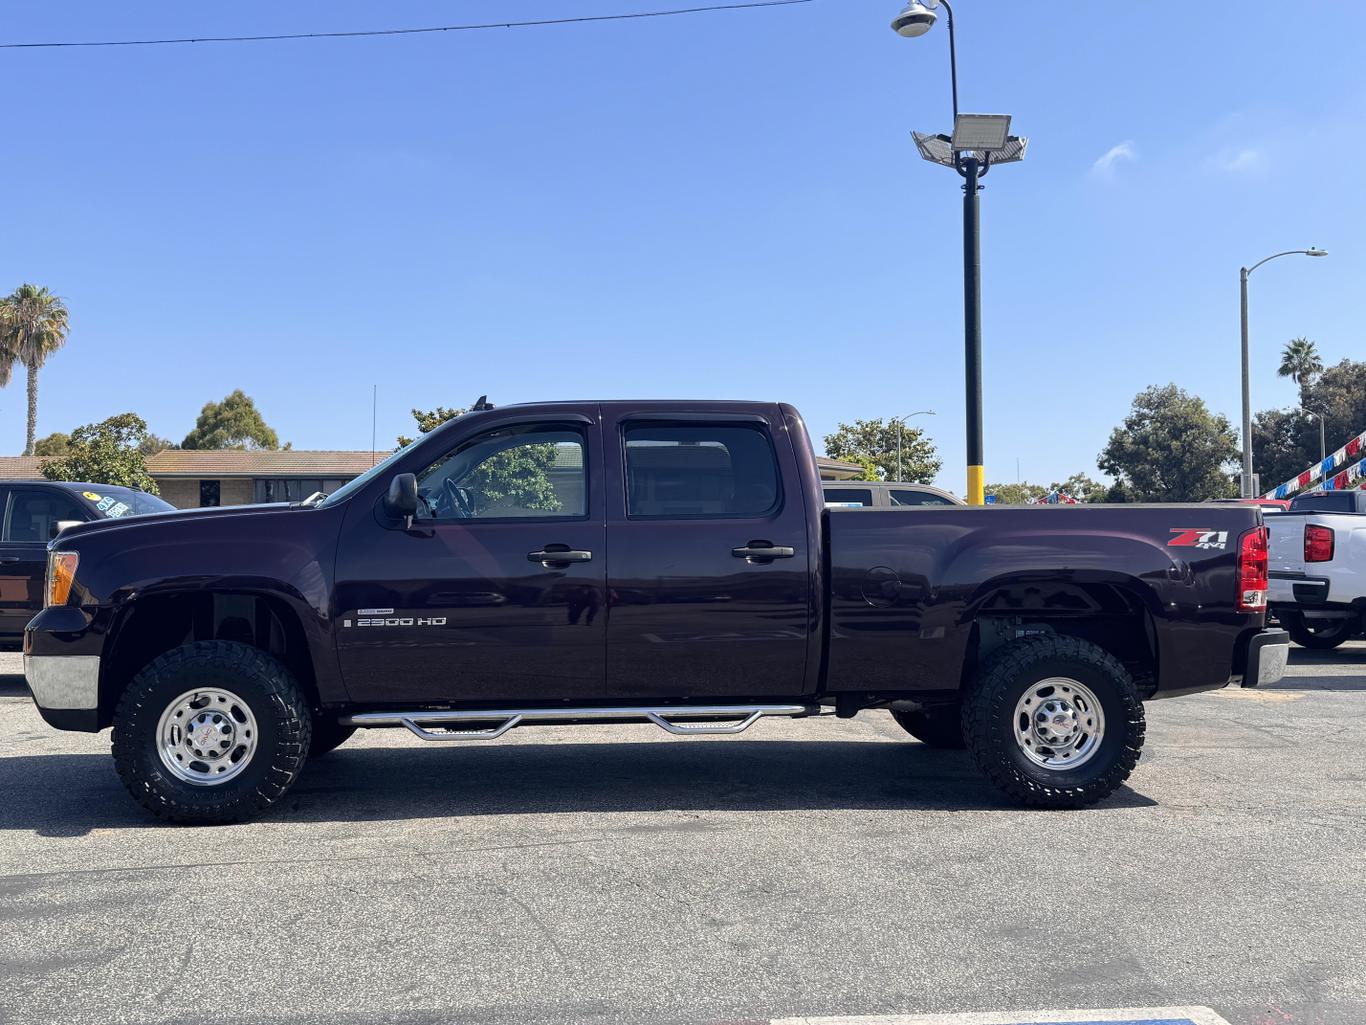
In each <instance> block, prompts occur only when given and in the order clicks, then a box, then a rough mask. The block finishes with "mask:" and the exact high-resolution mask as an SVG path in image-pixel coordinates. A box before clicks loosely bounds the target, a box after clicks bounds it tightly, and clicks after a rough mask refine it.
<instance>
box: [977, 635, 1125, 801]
mask: <svg viewBox="0 0 1366 1025" xmlns="http://www.w3.org/2000/svg"><path fill="white" fill-rule="evenodd" d="M1144 730H1145V724H1144V718H1143V703H1142V701H1140V700H1139V697H1138V692H1137V691H1136V689H1135V688H1134V683H1133V680H1132V678H1131V677H1130V676H1129V674H1128V672H1127V671H1125V669H1124V667H1123V666H1122V665H1121V664H1120V663H1119V662H1118V661H1117V660H1116V659H1115V658H1114V657H1113V656H1112V655H1110V654H1108V653H1107V652H1106V651H1105V650H1104V649H1102V648H1099V647H1097V646H1096V645H1094V644H1090V643H1087V642H1086V641H1081V640H1078V639H1076V638H1075V637H1063V636H1058V635H1055V634H1041V635H1035V636H1032V637H1025V638H1022V639H1020V640H1017V641H1014V642H1012V643H1010V644H1007V645H1004V646H1003V647H1001V648H998V649H997V650H996V651H995V652H994V653H993V654H992V655H991V657H990V658H989V659H988V660H987V661H986V663H985V664H984V665H983V667H982V669H981V671H980V672H979V673H978V675H977V678H976V680H975V681H974V682H973V684H972V685H971V686H970V687H969V688H968V692H967V694H966V697H965V701H964V709H963V734H964V738H965V739H966V741H967V745H968V750H970V751H971V752H972V755H973V758H974V759H975V760H976V762H977V764H978V766H979V767H980V768H981V769H982V771H983V772H984V773H985V774H986V776H987V778H988V779H990V780H991V781H992V782H993V783H995V784H996V786H997V787H999V788H1000V789H1001V790H1003V791H1004V792H1005V793H1006V794H1008V795H1009V796H1010V797H1012V798H1014V799H1015V800H1016V801H1019V802H1020V803H1022V804H1027V805H1031V806H1034V807H1040V808H1084V807H1086V806H1087V805H1091V804H1095V803H1096V802H1097V801H1100V800H1102V799H1103V798H1105V797H1108V796H1109V795H1110V794H1111V793H1112V792H1113V791H1114V790H1115V789H1116V788H1117V787H1118V786H1119V785H1120V784H1122V783H1123V782H1124V781H1125V780H1126V779H1128V778H1129V774H1130V773H1131V772H1132V771H1133V770H1134V766H1136V765H1137V764H1138V759H1139V755H1140V754H1141V752H1142V750H1143V734H1144Z"/></svg>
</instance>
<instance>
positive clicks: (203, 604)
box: [100, 592, 318, 728]
mask: <svg viewBox="0 0 1366 1025" xmlns="http://www.w3.org/2000/svg"><path fill="white" fill-rule="evenodd" d="M211 640H219V641H238V642H241V643H243V644H250V645H251V646H252V647H255V648H260V649H261V650H262V651H264V652H266V653H267V654H269V655H272V656H273V657H275V658H277V659H279V660H280V661H281V662H282V663H284V665H285V667H286V668H287V669H289V671H290V672H291V673H292V674H293V675H294V678H295V680H297V681H298V683H299V686H300V687H301V688H302V689H303V692H304V694H305V696H306V697H307V698H308V700H309V703H310V704H311V705H313V707H315V708H316V707H317V706H318V688H317V680H316V677H315V676H314V674H313V660H312V658H311V655H310V652H309V650H308V642H307V640H306V638H305V637H304V631H303V625H302V624H301V623H300V621H299V618H298V616H296V615H295V614H294V612H293V610H292V609H290V608H289V606H288V605H286V604H285V603H284V602H283V601H281V600H280V599H278V598H272V597H269V596H266V595H258V594H238V593H217V592H212V593H211V592H201V593H192V594H168V595H152V596H148V597H145V598H139V599H137V600H136V601H133V602H131V603H130V604H129V605H128V606H127V608H125V609H124V610H123V611H122V612H121V613H120V615H119V617H118V619H117V620H116V621H115V623H114V626H113V628H112V630H111V631H110V640H109V642H108V643H107V644H106V646H105V657H104V664H103V665H102V666H101V671H100V726H101V728H103V727H105V726H108V725H110V724H111V720H112V717H113V714H114V713H113V709H114V706H115V705H116V704H117V703H118V698H119V695H120V694H122V693H123V690H124V688H125V687H127V686H128V682H129V681H130V680H131V679H132V678H133V677H134V676H135V675H137V673H138V671H139V670H140V669H142V667H143V666H145V665H147V663H148V662H151V661H152V659H154V658H156V657H157V656H158V655H161V654H164V653H165V652H168V651H170V650H171V649H172V648H178V647H180V646H181V645H182V644H189V643H191V642H193V641H211Z"/></svg>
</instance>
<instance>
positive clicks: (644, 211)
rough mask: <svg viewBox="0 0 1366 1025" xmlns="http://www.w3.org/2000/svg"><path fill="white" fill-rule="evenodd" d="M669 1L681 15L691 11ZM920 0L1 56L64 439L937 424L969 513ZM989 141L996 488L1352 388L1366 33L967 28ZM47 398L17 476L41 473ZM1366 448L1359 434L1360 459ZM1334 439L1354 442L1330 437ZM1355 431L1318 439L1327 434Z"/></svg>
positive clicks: (209, 28)
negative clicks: (721, 410) (259, 427)
mask: <svg viewBox="0 0 1366 1025" xmlns="http://www.w3.org/2000/svg"><path fill="white" fill-rule="evenodd" d="M668 6H673V5H672V4H670V2H669V0H651V2H640V0H554V2H549V0H542V2H537V0H497V2H476V0H444V2H422V0H408V2H405V3H403V4H385V5H380V4H364V3H358V2H349V0H329V2H326V3H323V2H304V0H299V2H294V3H290V4H269V3H264V2H260V0H243V2H241V3H236V4H232V5H214V6H213V7H212V8H210V7H208V6H205V5H189V4H180V3H169V2H161V3H141V4H138V5H113V4H108V3H103V2H99V3H96V2H88V0H66V2H63V3H61V4H52V3H48V2H41V0H20V2H15V0H10V2H9V3H7V4H6V11H7V14H6V17H5V19H4V21H3V27H2V28H0V36H3V37H4V39H3V41H39V40H48V39H72V38H76V39H94V38H114V39H119V38H137V37H143V36H149V35H150V36H165V35H195V34H199V35H202V34H237V33H256V32H289V31H309V30H347V29H364V28H385V27H396V26H420V25H439V24H452V23H461V22H477V21H487V20H496V19H499V18H502V19H514V18H515V19H523V18H537V17H555V16H562V15H565V14H596V13H612V12H620V11H632V10H636V11H640V10H649V9H654V8H659V7H668ZM677 6H687V4H678V5H677ZM898 9H899V4H898V2H897V0H816V2H814V3H811V4H807V5H804V6H797V7H788V8H778V9H772V10H760V11H743V12H738V13H720V14H705V15H696V16H690V17H677V18H668V19H645V20H639V21H633V22H626V23H616V24H608V25H581V26H564V27H545V28H533V29H515V30H499V31H491V32H471V33H460V34H441V35H431V36H408V37H398V38H384V39H355V40H324V41H302V42H272V43H257V44H241V45H212V44H199V45H194V46H182V47H161V48H126V49H125V48H115V49H103V50H80V49H76V50H18V51H16V50H5V51H0V94H2V95H4V96H6V97H7V98H8V99H9V104H10V108H9V109H10V118H9V128H8V129H7V130H6V132H5V140H6V142H5V149H6V151H7V152H6V159H5V160H3V161H0V183H3V190H4V194H5V196H6V203H5V216H4V218H3V221H0V225H2V226H0V288H4V289H6V290H8V289H9V288H11V287H13V285H15V284H18V283H19V282H20V281H24V280H31V281H36V282H39V283H42V284H46V285H48V286H49V287H51V288H52V289H53V290H54V291H56V292H57V293H59V294H60V295H63V296H64V297H66V299H67V300H68V302H69V304H70V307H71V311H72V331H71V338H70V341H69V343H68V345H67V347H66V349H65V350H63V351H62V352H61V353H59V354H58V355H56V356H55V357H54V358H53V359H52V360H51V362H50V363H49V365H48V366H47V367H46V368H45V369H44V371H43V373H42V378H41V391H40V395H41V405H40V422H39V430H40V433H47V432H49V431H53V430H69V429H70V428H71V427H73V426H75V425H77V424H79V423H84V422H88V421H90V420H93V419H98V418H103V417H105V416H108V415H111V414H114V413H118V412H122V411H125V410H129V409H132V410H135V411H137V412H139V413H141V414H143V415H144V416H145V417H146V418H147V420H148V422H149V424H150V425H151V427H152V429H153V430H155V431H156V432H158V433H160V434H163V435H166V436H168V437H171V438H172V439H175V440H178V439H179V438H180V437H182V436H183V435H184V434H185V433H186V431H188V430H189V428H190V427H191V426H192V425H193V422H194V418H195V416H196V415H197V413H198V410H199V408H200V406H201V405H202V404H203V403H204V402H205V401H206V400H208V399H217V398H221V397H222V396H223V395H225V394H226V393H228V392H229V391H231V390H232V389H234V388H243V389H245V390H246V391H247V392H248V393H249V394H251V395H253V396H254V397H255V398H256V400H257V403H258V404H259V406H260V407H261V409H262V410H263V412H264V413H265V415H266V417H267V419H268V420H269V421H270V422H271V423H272V424H273V425H274V426H275V427H276V428H277V429H278V430H279V432H280V435H281V437H282V439H286V440H289V441H292V442H293V443H294V445H295V447H298V448H368V447H369V444H370V398H371V385H372V384H377V385H378V386H379V417H378V421H379V423H378V433H379V438H380V443H381V445H385V444H391V443H392V439H393V438H394V436H395V435H397V434H398V433H399V432H400V431H405V430H408V429H409V428H410V426H411V419H410V417H409V415H408V410H409V409H410V408H411V407H413V406H420V407H430V406H434V405H437V404H445V405H464V404H468V403H469V402H470V401H472V400H473V399H474V398H475V397H476V396H478V395H479V394H481V393H485V392H487V393H488V394H489V395H490V397H491V398H492V399H493V400H494V401H495V402H500V403H502V402H512V401H524V400H534V399H554V398H578V397H669V396H675V397H717V398H721V397H728V398H741V397H756V398H772V399H783V400H788V401H791V402H793V403H795V404H796V405H797V406H798V407H799V408H801V409H802V410H803V412H804V413H805V414H806V417H807V421H808V424H809V426H810V427H811V428H812V432H813V433H814V434H816V435H817V437H818V440H819V436H820V435H821V434H823V433H825V432H827V431H829V430H830V429H832V428H833V427H834V426H835V424H836V423H837V422H838V421H840V420H852V419H854V418H855V417H875V416H886V417H891V416H896V415H899V414H902V413H907V412H910V411H912V410H917V409H924V408H927V407H928V408H933V409H936V410H937V411H938V416H937V417H935V418H932V419H930V420H928V425H929V427H930V428H931V432H932V435H933V437H934V438H935V440H936V441H937V442H938V444H939V446H940V449H941V453H942V455H943V457H944V464H945V465H944V471H943V473H942V474H941V477H940V483H942V484H943V485H945V486H947V487H950V488H952V489H954V490H955V491H958V492H960V493H961V492H962V490H963V487H964V476H965V475H964V471H963V469H962V463H963V451H964V445H963V397H962V392H963V387H962V341H961V339H962V294H961V248H960V247H961V241H960V238H961V236H960V217H961V207H960V202H959V200H960V193H959V190H958V179H957V177H956V176H955V175H954V174H953V172H951V171H949V170H947V169H944V168H938V167H935V166H932V165H930V164H927V163H925V162H923V161H921V160H920V159H919V157H918V156H917V154H916V151H915V148H914V146H913V144H912V142H911V138H910V130H911V129H912V128H919V129H922V130H944V129H947V127H948V126H949V123H950V111H949V97H948V43H947V36H946V34H945V33H944V25H943V24H942V21H941V24H939V25H937V26H936V27H935V28H934V30H933V31H932V32H931V33H930V34H929V35H927V36H925V37H923V38H921V39H918V40H903V39H900V38H899V37H897V36H896V35H895V34H894V33H893V32H892V31H891V30H890V29H889V28H888V22H889V21H890V19H891V17H892V16H893V15H894V14H895V13H896V11H897V10H898ZM957 11H958V22H959V40H958V43H959V58H960V59H959V75H960V92H961V100H962V107H963V109H964V110H967V111H987V112H995V111H1008V112H1010V113H1012V114H1013V115H1014V117H1015V130H1016V131H1018V132H1020V133H1022V134H1026V135H1028V136H1029V137H1030V139H1031V143H1030V151H1029V156H1028V159H1027V160H1026V161H1025V162H1024V163H1022V164H1018V165H1011V166H1007V167H1002V168H998V169H996V170H994V171H992V172H991V174H990V175H989V176H988V177H987V179H986V180H985V183H984V184H985V185H986V186H987V188H986V190H985V191H984V193H983V197H982V206H983V224H984V229H983V230H984V241H983V260H984V331H985V395H986V461H987V479H988V480H989V481H990V480H1013V479H1014V478H1015V473H1016V459H1017V458H1018V459H1019V462H1020V467H1021V471H1022V473H1023V476H1024V477H1025V478H1026V479H1031V480H1040V481H1045V482H1046V481H1048V480H1050V479H1054V478H1061V477H1063V476H1066V475H1067V474H1069V473H1072V472H1074V471H1076V470H1085V471H1089V472H1091V473H1092V474H1093V475H1094V474H1095V473H1096V468H1095V456H1096V453H1097V452H1098V451H1099V450H1100V448H1101V447H1102V446H1103V445H1104V442H1105V439H1106V437H1107V436H1108V433H1109V431H1110V429H1111V428H1112V427H1113V426H1114V425H1115V424H1116V423H1118V422H1119V420H1120V419H1121V418H1122V417H1123V415H1124V413H1125V412H1126V410H1127V408H1128V405H1129V402H1130V400H1131V399H1132V397H1133V395H1134V393H1135V392H1137V391H1138V390H1139V389H1141V388H1143V387H1144V386H1146V385H1149V384H1154V383H1166V382H1168V381H1175V382H1176V383H1178V384H1180V385H1182V386H1183V387H1185V388H1188V389H1190V390H1192V391H1194V392H1197V393H1198V394H1200V395H1203V396H1204V397H1205V398H1206V399H1207V400H1208V401H1209V402H1210V404H1211V405H1212V406H1213V407H1214V408H1215V409H1216V410H1219V411H1221V412H1224V413H1226V414H1228V415H1229V416H1230V418H1231V419H1233V420H1235V421H1236V419H1237V416H1238V319H1237V317H1238V267H1239V266H1240V264H1243V263H1250V262H1253V261H1255V260H1257V259H1259V258H1260V257H1262V256H1264V255H1267V254H1269V253H1271V252H1275V251H1276V250H1279V249H1287V248H1295V247H1302V246H1308V245H1317V246H1322V247H1324V248H1327V249H1328V250H1330V252H1331V255H1330V257H1329V258H1328V259H1326V260H1307V259H1301V258H1287V259H1284V260H1280V261H1277V262H1276V263H1274V264H1270V265H1268V266H1266V267H1264V268H1262V269H1261V270H1259V271H1258V272H1257V274H1256V275H1255V276H1254V278H1253V289H1252V324H1253V346H1254V378H1253V390H1254V391H1253V394H1254V406H1255V408H1262V407H1264V406H1270V405H1286V404H1290V403H1291V402H1292V401H1293V399H1294V394H1295V392H1294V388H1293V386H1292V385H1291V384H1290V383H1289V382H1286V381H1283V380H1280V379H1278V378H1276V376H1275V366H1276V361H1277V357H1276V353H1277V350H1278V349H1279V347H1280V345H1281V344H1282V343H1283V342H1284V341H1285V340H1286V339H1288V338H1290V337H1292V336H1294V335H1298V334H1303V335H1307V336H1308V337H1310V338H1312V339H1314V340H1315V341H1317V342H1318V344H1319V347H1320V349H1321V351H1322V352H1323V354H1324V356H1325V357H1326V359H1327V360H1328V361H1329V362H1336V361H1337V360H1338V359H1341V358H1343V357H1349V356H1350V357H1355V358H1366V336H1364V335H1363V331H1362V324H1361V314H1360V308H1361V300H1360V295H1361V282H1362V280H1363V279H1366V255H1364V254H1363V241H1364V240H1363V227H1364V226H1366V197H1364V196H1363V190H1361V189H1360V188H1358V184H1359V182H1360V181H1361V179H1362V175H1363V171H1362V167H1363V164H1364V163H1366V141H1363V134H1362V132H1361V130H1360V126H1361V125H1362V123H1363V121H1364V120H1366V79H1364V78H1363V76H1362V74H1361V70H1362V61H1361V40H1362V38H1363V37H1366V5H1361V4H1357V3H1348V2H1345V0H1344V2H1337V3H1314V4H1304V5H1299V6H1296V7H1290V8H1286V7H1275V6H1268V5H1264V4H1253V3H1231V2H1230V3H1222V2H1221V3H1209V4H1186V5H1170V4H1120V3H1084V4H1064V5H1058V4H1052V5H1041V4H1037V3H1004V2H987V0H960V2H959V4H958V8H957ZM23 417H24V395H23V388H22V377H17V378H16V382H15V383H14V384H11V385H10V387H9V388H8V389H6V390H5V391H3V392H0V450H3V451H10V452H17V451H19V450H20V449H21V448H22V445H23ZM1362 428H1366V425H1352V426H1351V427H1350V428H1348V427H1346V426H1345V425H1344V426H1343V432H1344V433H1345V432H1346V431H1347V430H1360V429H1362ZM1341 440H1342V439H1339V443H1340V441H1341ZM1331 443H1332V439H1330V445H1331Z"/></svg>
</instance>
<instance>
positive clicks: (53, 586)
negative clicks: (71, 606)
mask: <svg viewBox="0 0 1366 1025" xmlns="http://www.w3.org/2000/svg"><path fill="white" fill-rule="evenodd" d="M80 559H81V557H80V556H79V555H78V554H77V553H75V552H48V553H47V587H46V588H44V590H43V607H44V608H51V607H52V606H53V605H65V604H66V600H67V599H68V598H69V597H71V585H72V584H73V583H75V581H76V564H77V563H78V562H80Z"/></svg>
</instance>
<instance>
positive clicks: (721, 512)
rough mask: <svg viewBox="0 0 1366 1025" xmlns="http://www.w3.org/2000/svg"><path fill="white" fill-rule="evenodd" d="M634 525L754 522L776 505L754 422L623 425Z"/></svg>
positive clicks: (776, 482)
mask: <svg viewBox="0 0 1366 1025" xmlns="http://www.w3.org/2000/svg"><path fill="white" fill-rule="evenodd" d="M623 433H624V440H625V447H626V513H627V515H628V516H629V517H631V518H632V519H665V518H676V519H699V518H708V517H760V516H768V515H769V514H771V513H773V512H776V511H777V509H778V508H779V506H780V505H781V504H782V486H781V484H780V478H779V476H778V461H777V458H776V457H775V455H774V452H773V446H772V444H770V442H769V439H768V432H767V431H765V430H764V429H763V427H762V426H760V425H757V424H753V425H751V424H724V423H697V424H656V423H634V424H627V425H626V427H625V429H624V432H623Z"/></svg>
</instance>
